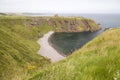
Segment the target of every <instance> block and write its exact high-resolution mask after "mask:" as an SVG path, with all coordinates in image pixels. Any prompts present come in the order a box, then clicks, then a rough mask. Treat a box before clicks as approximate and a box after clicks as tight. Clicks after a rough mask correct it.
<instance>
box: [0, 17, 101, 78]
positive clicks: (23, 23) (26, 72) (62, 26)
mask: <svg viewBox="0 0 120 80" xmlns="http://www.w3.org/2000/svg"><path fill="white" fill-rule="evenodd" d="M99 29H100V27H99V26H98V25H97V24H96V23H95V22H94V21H92V20H89V19H85V18H63V17H24V16H0V80H21V79H24V80H26V76H27V77H29V76H31V75H33V72H35V71H37V70H41V69H42V68H44V67H46V66H47V65H49V63H50V62H49V60H48V59H46V58H44V57H42V56H40V55H37V51H38V49H39V45H38V44H37V42H36V41H37V40H38V38H40V37H41V36H43V35H44V34H45V33H46V32H48V31H50V30H54V31H59V32H61V31H62V32H63V31H65V32H68V31H71V32H74V31H75V32H78V31H80V32H81V31H96V30H99Z"/></svg>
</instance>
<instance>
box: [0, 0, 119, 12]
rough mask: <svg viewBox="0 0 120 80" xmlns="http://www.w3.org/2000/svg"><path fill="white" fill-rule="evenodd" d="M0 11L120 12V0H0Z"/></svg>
mask: <svg viewBox="0 0 120 80" xmlns="http://www.w3.org/2000/svg"><path fill="white" fill-rule="evenodd" d="M0 12H20V13H21V12H32V13H120V0H0Z"/></svg>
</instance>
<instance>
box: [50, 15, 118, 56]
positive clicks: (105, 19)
mask: <svg viewBox="0 0 120 80" xmlns="http://www.w3.org/2000/svg"><path fill="white" fill-rule="evenodd" d="M60 15H61V16H65V17H66V16H79V17H80V16H82V17H85V18H91V19H93V20H94V21H95V22H96V23H99V24H100V26H101V27H102V29H101V30H99V31H96V32H82V33H55V34H53V35H52V36H51V38H50V43H52V46H53V47H54V48H55V49H56V50H58V51H59V52H60V53H63V54H65V55H70V54H71V53H72V52H73V51H75V50H77V49H79V48H81V47H82V46H83V45H85V44H86V43H87V42H89V41H90V40H92V39H93V38H95V37H96V36H98V35H99V34H101V33H102V32H103V31H104V29H105V28H113V27H114V28H116V27H120V14H60Z"/></svg>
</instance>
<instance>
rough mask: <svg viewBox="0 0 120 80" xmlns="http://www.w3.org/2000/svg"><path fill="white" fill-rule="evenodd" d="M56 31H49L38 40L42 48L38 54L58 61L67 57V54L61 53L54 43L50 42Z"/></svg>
mask: <svg viewBox="0 0 120 80" xmlns="http://www.w3.org/2000/svg"><path fill="white" fill-rule="evenodd" d="M53 33H54V31H49V32H48V33H46V34H45V35H44V36H43V37H42V38H40V39H39V40H38V41H37V42H38V44H39V45H40V49H39V51H38V54H40V55H41V56H44V57H46V58H48V59H50V60H51V62H57V61H59V60H62V59H64V58H65V56H63V55H61V54H60V53H59V52H58V51H57V50H56V49H55V48H54V47H52V45H51V44H50V43H49V38H50V37H51V35H52V34H53Z"/></svg>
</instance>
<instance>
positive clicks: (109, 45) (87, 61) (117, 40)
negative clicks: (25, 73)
mask: <svg viewBox="0 0 120 80" xmlns="http://www.w3.org/2000/svg"><path fill="white" fill-rule="evenodd" d="M119 32H120V28H118V29H110V30H107V31H105V32H104V33H103V34H101V35H100V36H98V37H97V38H95V39H94V40H92V41H90V42H89V43H88V44H86V45H85V46H83V48H81V49H80V50H78V51H76V52H74V53H73V54H72V55H71V56H69V57H68V58H67V59H65V60H63V61H60V62H58V63H55V64H53V65H51V66H50V67H49V68H46V69H44V70H42V71H40V72H39V73H38V74H36V75H35V76H34V77H33V78H31V79H30V80H120V36H119V35H120V33H119Z"/></svg>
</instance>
